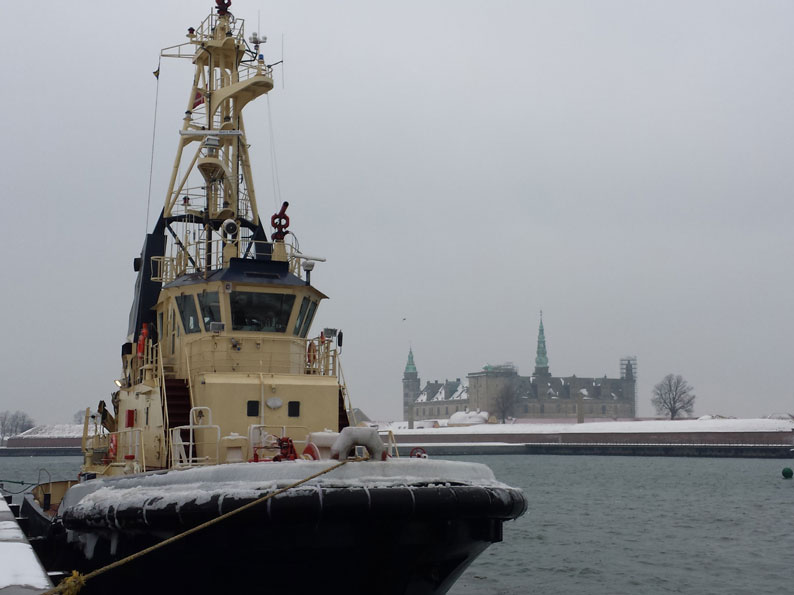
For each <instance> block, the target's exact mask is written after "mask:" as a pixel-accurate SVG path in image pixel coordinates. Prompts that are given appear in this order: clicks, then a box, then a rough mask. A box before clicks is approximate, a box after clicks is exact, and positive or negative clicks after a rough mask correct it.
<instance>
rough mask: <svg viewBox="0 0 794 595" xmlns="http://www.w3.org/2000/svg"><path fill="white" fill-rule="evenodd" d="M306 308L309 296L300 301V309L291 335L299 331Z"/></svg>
mask: <svg viewBox="0 0 794 595" xmlns="http://www.w3.org/2000/svg"><path fill="white" fill-rule="evenodd" d="M308 308H309V298H307V297H305V298H303V301H302V302H301V309H300V312H298V319H297V320H296V321H295V330H294V331H292V334H293V335H297V334H298V333H300V330H301V325H302V324H303V319H304V317H305V316H306V310H307V309H308Z"/></svg>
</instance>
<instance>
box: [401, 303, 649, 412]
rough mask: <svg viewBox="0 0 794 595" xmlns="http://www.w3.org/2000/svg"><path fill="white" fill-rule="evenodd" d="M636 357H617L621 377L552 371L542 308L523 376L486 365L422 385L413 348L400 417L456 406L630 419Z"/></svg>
mask: <svg viewBox="0 0 794 595" xmlns="http://www.w3.org/2000/svg"><path fill="white" fill-rule="evenodd" d="M636 377H637V358H636V357H625V358H622V359H621V360H620V377H619V378H607V377H606V375H605V376H604V377H603V378H580V377H578V376H576V375H572V376H552V375H551V372H550V371H549V359H548V354H547V352H546V335H545V331H544V328H543V314H542V313H541V319H540V325H539V327H538V346H537V352H536V356H535V370H534V372H533V373H532V375H531V376H521V375H519V373H518V368H516V366H514V365H513V364H511V363H507V364H502V365H499V366H491V365H487V366H485V367H483V369H482V370H481V371H479V372H471V373H470V374H468V376H467V377H466V380H467V381H468V383H466V382H463V381H461V379H460V378H457V379H456V380H453V381H449V380H445V381H444V382H438V381H433V382H428V383H426V384H425V386H424V388H422V386H421V380H420V379H419V373H418V372H417V370H416V364H415V363H414V354H413V349H409V351H408V363H407V364H406V366H405V372H404V373H403V419H404V420H406V421H408V422H409V424H412V422H414V421H419V420H424V419H444V418H449V417H450V416H451V415H452V414H454V413H456V412H458V411H475V410H480V411H487V412H489V414H490V415H491V416H492V417H494V418H495V419H496V420H497V421H504V420H506V419H507V418H509V417H518V418H578V419H580V420H581V419H583V418H584V417H588V418H593V417H601V418H610V419H618V418H633V417H635V414H636V405H637V404H636V400H637V392H636V387H637V382H636Z"/></svg>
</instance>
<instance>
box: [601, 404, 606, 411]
mask: <svg viewBox="0 0 794 595" xmlns="http://www.w3.org/2000/svg"><path fill="white" fill-rule="evenodd" d="M606 412H607V406H606V405H601V413H606Z"/></svg>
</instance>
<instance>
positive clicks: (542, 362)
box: [535, 310, 549, 376]
mask: <svg viewBox="0 0 794 595" xmlns="http://www.w3.org/2000/svg"><path fill="white" fill-rule="evenodd" d="M548 375H549V357H548V355H547V354H546V334H545V332H544V331H543V310H541V311H540V326H539V327H538V351H537V354H536V356H535V376H548Z"/></svg>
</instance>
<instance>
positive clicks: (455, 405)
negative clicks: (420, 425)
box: [403, 350, 469, 427]
mask: <svg viewBox="0 0 794 595" xmlns="http://www.w3.org/2000/svg"><path fill="white" fill-rule="evenodd" d="M421 386H422V381H421V380H420V378H419V373H418V372H417V371H416V365H415V364H414V353H413V350H409V351H408V363H407V364H406V365H405V372H404V373H403V419H404V420H405V421H407V422H408V426H409V427H412V426H413V422H414V421H419V420H423V419H444V418H448V417H449V416H450V415H452V414H453V413H455V412H457V411H468V405H469V390H468V386H467V385H466V383H465V382H464V381H462V380H461V379H460V378H456V379H455V380H444V382H439V381H437V380H434V381H433V382H428V383H426V384H425V386H424V388H420V387H421Z"/></svg>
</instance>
